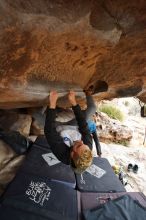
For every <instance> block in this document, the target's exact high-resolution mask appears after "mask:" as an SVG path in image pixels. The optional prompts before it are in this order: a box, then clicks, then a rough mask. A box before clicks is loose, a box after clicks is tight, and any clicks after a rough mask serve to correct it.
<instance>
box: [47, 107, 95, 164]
mask: <svg viewBox="0 0 146 220" xmlns="http://www.w3.org/2000/svg"><path fill="white" fill-rule="evenodd" d="M72 109H73V112H74V114H75V117H76V120H77V123H78V129H79V132H80V133H81V135H82V141H83V143H84V144H86V145H88V146H89V148H90V149H91V150H92V137H91V135H90V131H89V129H88V125H87V123H86V120H85V117H84V114H83V112H82V111H81V108H80V106H79V105H76V106H73V107H72ZM46 113H47V114H46V121H45V128H44V133H45V136H46V138H47V141H48V144H49V145H50V147H51V150H52V152H53V153H54V154H55V156H56V157H57V158H58V160H60V161H61V162H62V163H64V164H70V148H69V147H68V146H67V145H66V144H65V143H64V142H63V138H62V137H61V136H60V134H59V132H57V130H56V123H55V118H56V109H51V108H47V112H46Z"/></svg>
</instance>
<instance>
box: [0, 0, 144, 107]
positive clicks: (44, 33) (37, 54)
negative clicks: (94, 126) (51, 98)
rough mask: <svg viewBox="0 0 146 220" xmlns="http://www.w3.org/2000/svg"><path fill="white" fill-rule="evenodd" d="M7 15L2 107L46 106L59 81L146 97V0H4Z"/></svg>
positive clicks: (0, 35)
mask: <svg viewBox="0 0 146 220" xmlns="http://www.w3.org/2000/svg"><path fill="white" fill-rule="evenodd" d="M0 21H1V22H0V45H1V46H0V57H1V59H0V94H1V99H0V108H20V107H21V108H22V107H31V106H42V105H44V104H45V103H46V102H47V101H46V100H47V97H48V92H49V91H50V90H51V89H52V88H55V89H57V90H58V92H59V94H60V97H65V94H66V92H67V91H68V90H69V89H70V88H73V89H75V91H76V92H77V94H78V96H79V98H80V101H82V100H84V95H83V93H82V90H83V89H87V88H89V87H90V88H92V89H93V92H94V94H95V95H94V97H95V99H96V100H102V99H111V98H114V97H127V96H137V97H139V98H140V99H141V100H142V101H144V102H145V101H146V90H145V87H146V77H145V76H146V62H145V61H146V56H145V51H146V29H145V25H146V2H145V0H139V1H138V0H130V1H126V0H117V1H113V0H78V1H77V0H72V1H66V0H48V1H46V0H36V1H34V0H25V1H23V0H13V1H11V0H1V1H0ZM62 104H63V105H64V106H67V105H68V103H67V102H66V99H65V98H63V99H62V100H61V101H60V105H62Z"/></svg>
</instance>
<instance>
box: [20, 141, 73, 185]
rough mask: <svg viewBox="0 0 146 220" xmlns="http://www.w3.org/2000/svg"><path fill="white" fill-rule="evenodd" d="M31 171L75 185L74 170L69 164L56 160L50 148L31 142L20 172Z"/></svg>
mask: <svg viewBox="0 0 146 220" xmlns="http://www.w3.org/2000/svg"><path fill="white" fill-rule="evenodd" d="M21 171H22V172H26V173H31V174H34V175H37V176H41V177H47V178H48V179H52V180H54V181H60V182H63V183H64V184H67V185H69V186H71V187H73V188H75V185H76V179H75V175H74V172H73V171H72V169H71V167H70V166H69V165H65V164H63V163H61V162H60V161H58V160H57V158H56V157H55V155H54V154H53V153H52V151H51V149H49V148H48V149H47V148H44V147H42V146H39V145H36V144H33V146H32V147H31V149H30V150H29V152H28V154H27V156H26V159H25V161H24V163H23V164H22V166H21V169H20V172H21Z"/></svg>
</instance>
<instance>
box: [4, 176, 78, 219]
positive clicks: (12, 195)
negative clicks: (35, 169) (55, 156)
mask: <svg viewBox="0 0 146 220" xmlns="http://www.w3.org/2000/svg"><path fill="white" fill-rule="evenodd" d="M0 219H2V220H10V219H17V220H26V219H27V220H34V219H35V220H44V219H47V220H59V219H61V220H76V219H77V193H76V191H75V190H74V189H72V188H71V187H68V186H66V185H64V184H62V183H57V182H52V181H50V180H48V178H47V177H44V178H40V177H38V176H34V175H28V174H24V173H19V174H17V176H16V177H15V179H14V180H13V181H12V183H11V184H10V185H9V187H8V189H7V191H6V192H5V194H4V195H3V199H2V202H1V205H0Z"/></svg>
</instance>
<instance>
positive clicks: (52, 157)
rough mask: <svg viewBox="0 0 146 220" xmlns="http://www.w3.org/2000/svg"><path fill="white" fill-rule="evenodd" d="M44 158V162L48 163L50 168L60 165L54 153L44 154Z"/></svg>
mask: <svg viewBox="0 0 146 220" xmlns="http://www.w3.org/2000/svg"><path fill="white" fill-rule="evenodd" d="M42 157H43V158H44V160H45V161H46V162H47V164H48V165H49V166H53V165H55V164H58V163H60V161H59V160H58V159H57V157H55V155H54V154H53V153H47V154H43V155H42Z"/></svg>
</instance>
